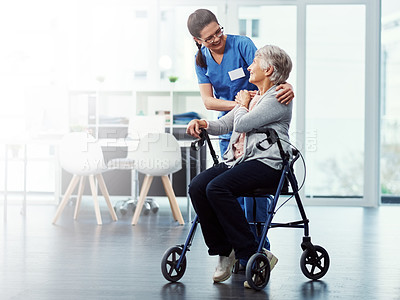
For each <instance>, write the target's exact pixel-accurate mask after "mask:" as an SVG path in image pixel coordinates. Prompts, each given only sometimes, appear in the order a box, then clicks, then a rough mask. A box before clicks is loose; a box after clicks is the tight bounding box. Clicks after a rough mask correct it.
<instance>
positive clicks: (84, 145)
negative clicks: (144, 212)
mask: <svg viewBox="0 0 400 300" xmlns="http://www.w3.org/2000/svg"><path fill="white" fill-rule="evenodd" d="M60 164H61V167H62V168H63V169H64V170H65V171H67V172H69V173H71V174H73V176H72V179H71V181H70V183H69V185H68V188H67V190H66V191H65V194H64V197H63V199H62V201H61V202H60V205H59V206H58V208H57V211H56V215H55V217H54V219H53V224H54V223H56V222H57V219H58V218H59V217H60V215H61V213H62V212H63V210H64V208H65V205H66V204H67V203H68V200H69V198H70V197H71V195H72V193H73V192H74V190H75V187H76V186H77V184H78V182H79V188H78V197H77V201H76V206H75V212H74V219H75V220H76V219H77V217H78V212H79V208H80V204H81V200H82V194H83V190H84V187H85V183H86V178H87V177H88V178H89V183H90V189H91V192H92V196H93V201H94V209H95V213H96V220H97V224H98V225H101V224H102V220H101V214H100V207H99V201H98V199H97V186H96V183H95V179H97V183H98V185H99V187H100V191H101V192H102V194H103V196H104V198H105V200H106V203H107V206H108V210H109V211H110V214H111V218H112V219H113V221H117V219H118V218H117V216H116V214H115V212H114V209H113V207H112V205H111V202H110V196H109V194H108V190H107V187H106V184H105V182H104V179H103V175H102V173H103V172H105V171H107V166H106V164H105V163H104V157H103V152H102V149H101V146H100V144H99V143H98V141H97V140H95V138H94V137H93V136H91V135H90V134H88V133H86V132H72V133H69V134H66V135H65V136H64V137H63V139H62V140H61V144H60Z"/></svg>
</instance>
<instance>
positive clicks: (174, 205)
mask: <svg viewBox="0 0 400 300" xmlns="http://www.w3.org/2000/svg"><path fill="white" fill-rule="evenodd" d="M161 180H162V183H163V185H164V189H165V192H166V193H167V196H168V200H169V205H170V206H171V211H172V215H173V216H174V219H175V220H176V221H178V222H179V224H181V225H184V224H185V221H183V217H182V213H181V210H180V209H179V205H178V201H176V197H175V193H174V190H173V188H172V185H171V181H169V178H168V176H161Z"/></svg>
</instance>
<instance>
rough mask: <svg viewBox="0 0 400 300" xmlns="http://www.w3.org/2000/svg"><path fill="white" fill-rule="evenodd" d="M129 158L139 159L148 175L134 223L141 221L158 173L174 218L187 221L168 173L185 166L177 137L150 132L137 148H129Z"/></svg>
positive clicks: (138, 165) (139, 166)
mask: <svg viewBox="0 0 400 300" xmlns="http://www.w3.org/2000/svg"><path fill="white" fill-rule="evenodd" d="M129 157H132V159H133V160H134V161H135V164H134V166H135V169H136V170H137V171H138V172H140V173H142V174H145V177H144V180H143V183H142V188H141V190H140V195H139V200H138V204H137V206H136V209H135V213H134V215H133V218H132V225H136V224H137V222H138V220H139V216H140V213H141V211H142V208H143V204H144V201H145V199H146V196H147V193H148V192H149V189H150V185H151V183H152V181H153V177H154V176H161V180H162V183H163V185H164V189H165V192H166V194H167V197H168V200H169V204H170V206H171V211H172V215H173V217H174V219H175V220H176V221H178V222H179V224H181V225H183V224H185V222H184V220H183V218H182V213H181V211H180V209H179V206H178V202H177V201H176V197H175V193H174V190H173V188H172V184H171V181H170V180H169V178H168V174H172V173H175V172H177V171H179V170H180V169H182V157H181V148H180V146H179V144H178V141H177V140H176V139H175V137H174V136H173V135H172V134H169V133H149V134H147V135H145V136H144V137H143V138H141V139H140V141H139V144H138V145H137V148H135V149H129V150H128V158H129Z"/></svg>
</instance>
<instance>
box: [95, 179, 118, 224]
mask: <svg viewBox="0 0 400 300" xmlns="http://www.w3.org/2000/svg"><path fill="white" fill-rule="evenodd" d="M96 178H97V182H98V183H99V187H100V191H101V193H102V194H103V196H104V199H105V200H106V203H107V206H108V210H109V211H110V214H111V218H112V219H113V221H117V220H118V217H117V214H116V213H115V211H114V208H113V206H112V205H111V201H110V194H109V193H108V190H107V186H106V183H105V182H104V178H103V175H101V174H97V175H96Z"/></svg>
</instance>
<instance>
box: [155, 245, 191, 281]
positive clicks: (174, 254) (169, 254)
mask: <svg viewBox="0 0 400 300" xmlns="http://www.w3.org/2000/svg"><path fill="white" fill-rule="evenodd" d="M181 254H182V248H181V247H178V246H175V247H171V248H169V249H168V250H167V251H165V253H164V256H163V258H162V261H161V272H162V274H163V276H164V278H165V279H167V280H168V281H171V282H177V281H178V280H179V279H181V278H182V276H183V274H185V271H186V256H185V257H184V258H183V260H182V262H181V264H180V266H179V269H178V270H176V265H177V264H178V261H179V258H180V257H181Z"/></svg>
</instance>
